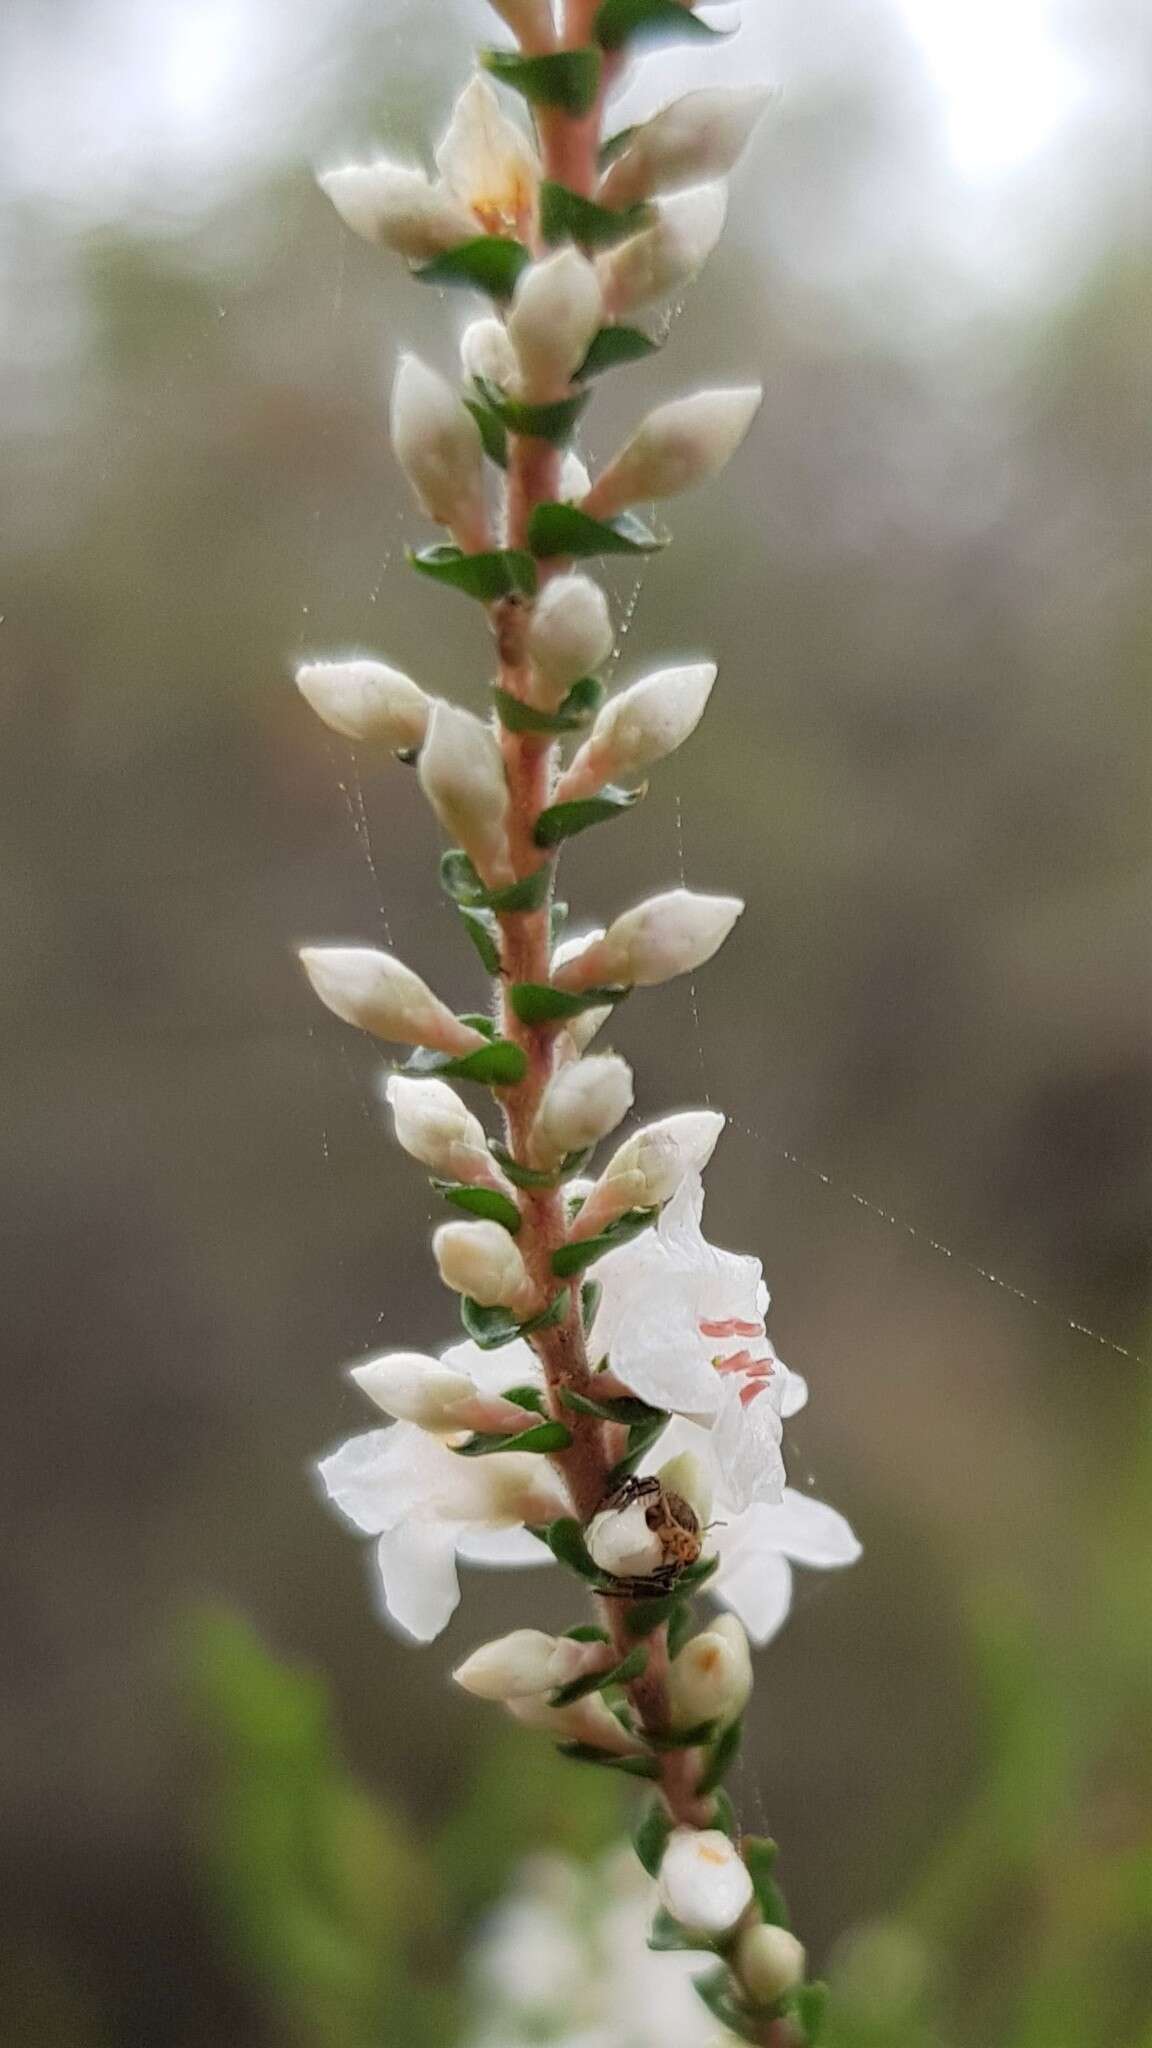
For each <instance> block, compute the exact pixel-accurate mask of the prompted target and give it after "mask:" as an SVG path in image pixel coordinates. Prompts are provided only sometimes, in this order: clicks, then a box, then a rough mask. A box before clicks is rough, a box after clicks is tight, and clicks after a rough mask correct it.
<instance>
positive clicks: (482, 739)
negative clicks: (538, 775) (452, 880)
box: [417, 698, 512, 887]
mask: <svg viewBox="0 0 1152 2048" xmlns="http://www.w3.org/2000/svg"><path fill="white" fill-rule="evenodd" d="M417 772H418V774H419V777H420V787H421V788H422V790H423V791H424V794H425V796H426V797H427V798H428V801H429V803H430V804H431V806H432V808H433V810H434V811H435V813H436V816H437V817H438V818H439V820H440V823H441V824H442V825H443V827H444V830H445V832H447V834H448V836H449V838H450V839H455V840H456V841H457V842H458V843H459V844H460V845H461V846H462V847H463V848H464V851H465V852H466V853H467V854H468V855H469V857H470V858H471V859H472V860H473V861H474V862H475V865H476V867H477V868H478V869H479V871H480V874H481V876H482V877H483V879H484V880H485V881H486V882H488V883H489V884H490V885H494V886H496V887H501V886H503V884H505V883H506V882H510V881H511V880H512V866H511V860H510V857H509V852H508V822H507V821H508V784H507V781H506V779H505V775H504V760H503V756H502V755H501V752H500V743H499V741H498V740H497V738H496V735H495V733H494V732H493V731H492V728H491V727H490V726H488V725H485V724H484V722H483V720H482V719H479V718H475V717H473V714H472V713H471V712H470V711H464V710H462V709H461V708H460V706H459V705H458V704H447V703H445V701H444V700H443V698H440V699H439V700H438V701H437V703H436V704H435V705H434V706H433V710H432V716H431V718H430V719H429V721H428V732H427V736H426V738H425V741H424V745H423V746H422V747H421V749H420V762H419V767H418V770H417Z"/></svg>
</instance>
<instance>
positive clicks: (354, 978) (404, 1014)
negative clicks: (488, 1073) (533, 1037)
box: [300, 946, 487, 1055]
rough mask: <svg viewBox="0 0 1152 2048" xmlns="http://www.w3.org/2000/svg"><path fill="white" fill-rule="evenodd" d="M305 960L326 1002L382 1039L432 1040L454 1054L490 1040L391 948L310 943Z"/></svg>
mask: <svg viewBox="0 0 1152 2048" xmlns="http://www.w3.org/2000/svg"><path fill="white" fill-rule="evenodd" d="M300 962H301V965H302V967H303V969H304V972H305V974H306V975H307V976H308V979H309V981H310V982H311V983H312V986H313V988H314V989H315V991H316V994H317V995H318V996H319V998H320V1001H321V1002H322V1003H326V1004H327V1006H328V1008H329V1009H330V1010H333V1011H334V1012H335V1014H336V1016H337V1017H342V1018H343V1019H344V1022H345V1023H346V1024H355V1025H358V1026H359V1028H360V1030H361V1031H371V1032H374V1033H375V1035H376V1037H377V1038H392V1039H395V1040H396V1041H397V1042H398V1043H399V1044H401V1045H430V1046H433V1047H434V1048H435V1049H436V1051H437V1052H449V1053H452V1054H454V1055H455V1054H460V1053H468V1052H476V1051H477V1050H478V1048H479V1047H480V1046H482V1045H484V1044H486V1043H487V1041H486V1040H485V1038H484V1037H483V1036H482V1034H481V1033H480V1032H479V1031H475V1030H473V1028H472V1026H471V1025H470V1024H461V1022H460V1019H459V1018H458V1017H454V1016H453V1015H452V1012H451V1010H450V1009H448V1007H447V1005H446V1004H445V1003H442V1002H441V1001H440V998H439V997H438V996H434V995H433V993H432V991H431V989H430V988H429V987H428V985H427V983H426V982H423V981H421V979H420V976H419V975H418V974H413V972H412V969H411V968H410V967H405V965H404V963H403V961H402V960H395V959H393V957H392V955H391V953H379V952H377V951H376V950H375V948H374V947H372V946H305V947H303V948H302V949H301V953H300Z"/></svg>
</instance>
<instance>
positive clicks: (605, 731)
mask: <svg viewBox="0 0 1152 2048" xmlns="http://www.w3.org/2000/svg"><path fill="white" fill-rule="evenodd" d="M715 680H716V665H715V663H714V662H711V661H702V662H695V663H693V664H692V665H691V666H689V667H687V668H665V669H660V670H659V671H658V672H657V674H656V675H653V676H645V677H644V678H643V680H642V681H641V682H638V683H633V684H632V686H631V688H630V689H627V690H622V691H621V692H620V694H619V696H618V697H611V698H609V700H608V702H607V704H605V706H604V708H603V710H602V711H601V712H600V714H599V716H598V717H597V719H596V723H595V725H594V726H593V727H592V730H591V732H590V733H589V735H588V738H587V739H586V740H585V742H584V744H583V746H582V747H581V748H580V749H579V751H578V752H577V753H576V754H575V756H574V757H573V759H572V761H571V763H570V764H569V766H568V768H567V770H566V771H565V773H564V774H563V775H562V776H561V778H560V781H559V783H558V785H557V788H556V792H555V796H554V798H553V801H554V802H555V803H568V802H571V800H572V798H573V797H580V796H589V795H591V794H593V792H594V791H596V790H598V789H602V788H603V786H604V784H605V783H606V782H614V781H617V780H624V781H630V780H631V779H633V778H634V777H635V776H637V775H640V774H642V773H643V771H644V770H645V769H646V768H650V767H651V766H652V765H653V763H654V762H656V761H662V760H663V759H664V757H665V755H667V754H671V753H673V752H674V751H675V749H676V748H677V747H678V746H680V745H682V743H683V742H684V741H685V740H686V739H687V738H688V737H689V735H690V734H691V733H693V732H695V730H696V727H697V726H698V725H699V723H700V720H701V719H702V717H703V716H704V707H705V705H706V704H707V702H708V698H709V696H710V694H711V690H712V685H713V683H714V682H715Z"/></svg>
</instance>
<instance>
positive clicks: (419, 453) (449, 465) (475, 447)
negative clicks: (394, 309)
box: [391, 355, 488, 549]
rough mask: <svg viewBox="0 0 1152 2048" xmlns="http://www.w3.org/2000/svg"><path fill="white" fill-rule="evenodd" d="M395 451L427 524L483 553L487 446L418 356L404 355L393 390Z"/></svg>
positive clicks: (454, 398) (459, 405)
mask: <svg viewBox="0 0 1152 2048" xmlns="http://www.w3.org/2000/svg"><path fill="white" fill-rule="evenodd" d="M391 426H392V446H393V448H394V449H395V451H396V459H397V461H398V462H399V464H400V467H401V469H402V470H403V471H404V474H405V475H406V476H407V478H408V481H409V483H410V484H411V485H412V488H413V490H414V491H415V493H416V496H417V499H418V500H419V502H420V505H421V507H422V509H423V510H424V511H425V512H426V513H427V514H428V517H429V519H435V520H436V521H437V522H438V523H439V524H440V525H441V526H448V527H451V529H452V531H453V533H454V534H455V535H456V537H457V539H458V540H459V542H460V545H461V547H464V548H469V549H477V548H483V546H484V544H485V541H486V540H487V537H488V514H487V509H486V506H485V503H484V445H483V442H482V441H481V439H480V429H479V427H478V426H477V425H476V422H475V420H474V419H473V417H472V415H471V413H470V412H469V411H468V408H467V406H465V405H463V404H462V403H461V401H460V399H459V398H458V397H457V395H456V393H455V392H454V391H453V389H452V386H451V385H450V384H448V383H446V381H445V379H444V378H443V377H441V376H440V375H439V373H438V372H437V371H436V370H430V369H429V367H428V365H427V363H422V362H421V360H420V358H419V356H414V355H402V356H401V358H400V362H399V365H398V367H397V371H396V379H395V382H394V384H393V386H392V417H391Z"/></svg>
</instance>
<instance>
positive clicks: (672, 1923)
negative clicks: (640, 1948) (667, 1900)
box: [648, 1906, 712, 1955]
mask: <svg viewBox="0 0 1152 2048" xmlns="http://www.w3.org/2000/svg"><path fill="white" fill-rule="evenodd" d="M648 1946H649V1948H652V1949H655V1950H656V1952H657V1954H658V1955H666V1954H667V1953H668V1951H669V1950H671V1949H683V1948H692V1949H705V1948H711V1947H712V1943H711V1942H710V1941H709V1940H708V1938H707V1936H706V1935H703V1934H689V1933H688V1931H687V1929H686V1928H683V1927H681V1925H680V1923H679V1921H678V1920H674V1919H673V1918H672V1915H671V1913H670V1912H669V1911H668V1909H667V1907H665V1906H660V1907H658V1908H657V1911H656V1916H655V1918H654V1920H653V1922H652V1925H651V1928H650V1929H649V1932H648Z"/></svg>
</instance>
